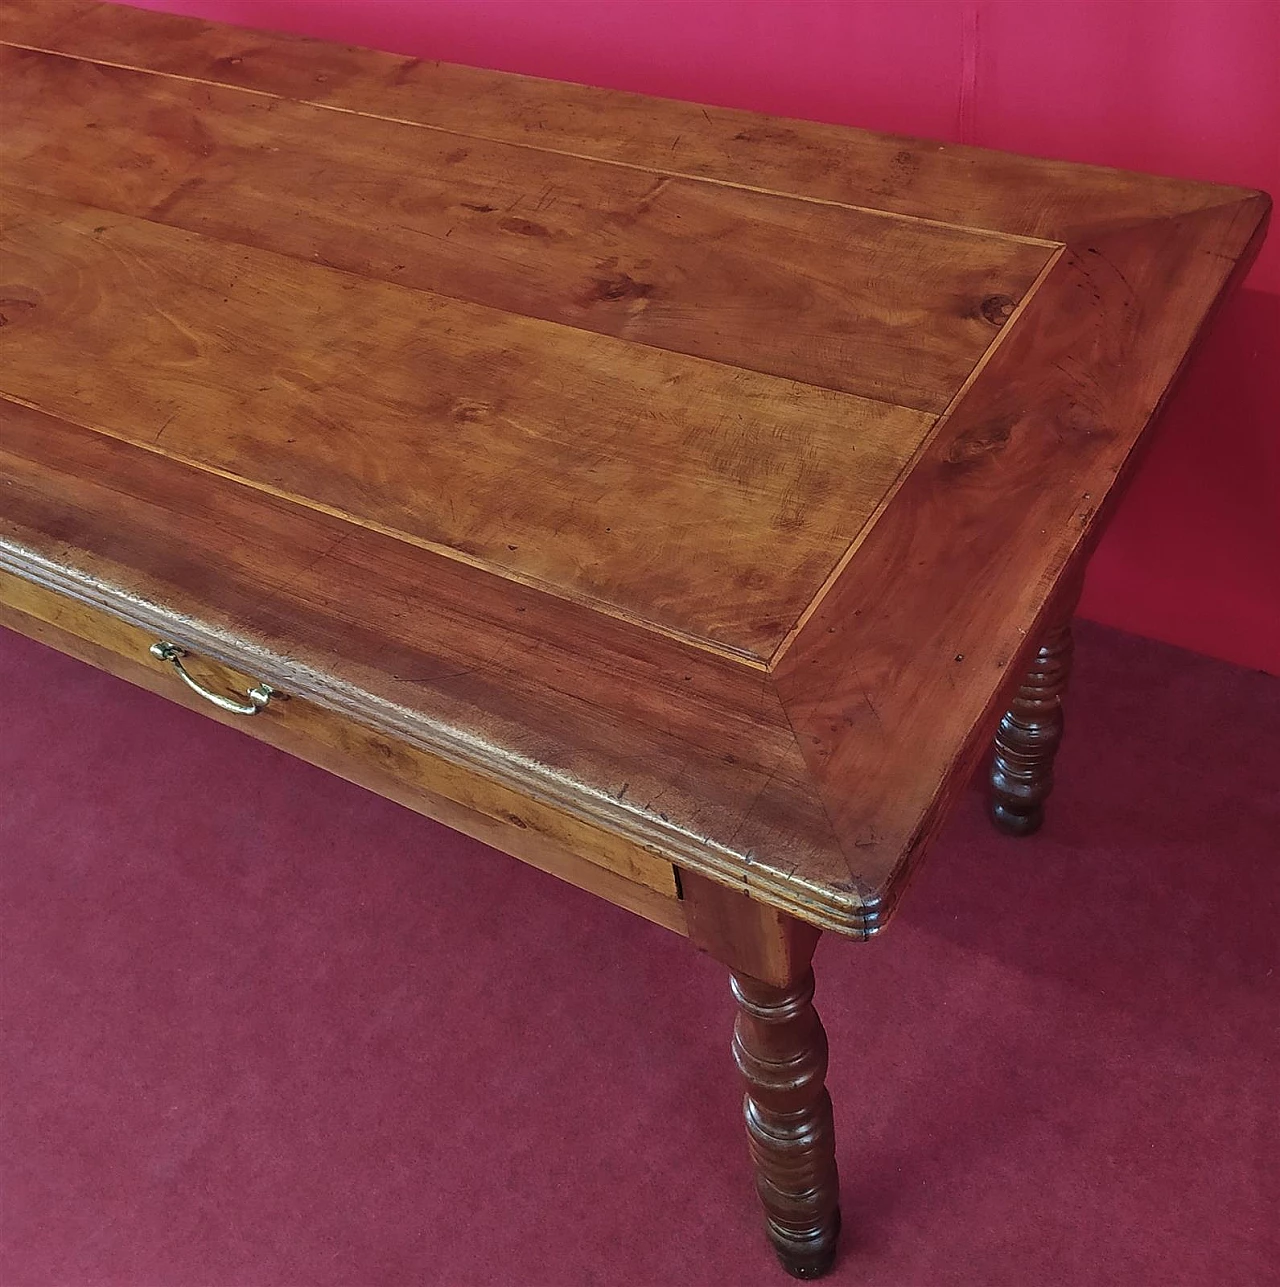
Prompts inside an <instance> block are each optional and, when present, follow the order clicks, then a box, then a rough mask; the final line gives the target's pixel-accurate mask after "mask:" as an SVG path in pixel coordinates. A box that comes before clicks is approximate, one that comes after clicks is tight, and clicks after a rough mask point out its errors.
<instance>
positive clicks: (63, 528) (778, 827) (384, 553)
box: [0, 401, 854, 928]
mask: <svg viewBox="0 0 1280 1287" xmlns="http://www.w3.org/2000/svg"><path fill="white" fill-rule="evenodd" d="M0 479H3V482H4V487H3V492H2V493H0V494H2V496H3V500H2V503H0V566H3V567H7V568H8V569H9V570H11V571H13V572H15V573H18V574H20V575H22V576H23V577H25V578H26V579H29V580H33V581H36V582H37V583H39V584H42V585H44V586H46V587H48V588H51V589H56V590H57V591H58V592H59V593H61V594H64V595H67V596H69V597H72V598H78V599H80V600H82V601H84V602H86V603H89V604H91V605H92V606H96V607H102V608H106V609H108V610H109V611H111V612H113V613H114V614H116V615H118V616H121V617H123V618H124V619H125V620H127V621H129V622H130V623H132V624H134V625H137V626H140V627H144V628H146V629H148V630H150V631H153V632H155V633H156V634H160V635H164V634H165V633H166V632H167V633H170V634H173V633H178V634H180V639H179V642H182V643H184V644H189V645H190V646H191V647H192V648H193V649H194V650H195V651H197V652H198V653H200V655H201V656H204V657H209V658H213V659H215V660H218V661H223V662H225V663H227V664H229V665H232V666H234V667H235V668H236V669H237V670H239V671H241V672H242V673H247V674H252V675H253V676H255V677H256V678H260V679H263V680H265V681H267V682H268V683H270V684H271V685H272V686H273V687H276V688H279V689H281V690H283V691H286V692H290V693H293V694H295V695H299V696H304V697H307V698H309V699H311V700H312V701H314V702H315V703H316V704H317V705H319V706H323V707H324V708H326V709H329V710H333V711H335V712H337V713H339V714H343V715H346V716H348V717H350V718H353V719H356V720H358V721H359V722H361V723H362V724H364V725H365V726H367V727H370V728H374V729H375V730H376V731H379V732H382V733H386V734H390V735H393V736H396V737H398V738H402V739H404V740H407V741H409V742H411V743H412V744H414V745H417V746H419V747H420V748H421V749H423V750H426V751H428V752H430V753H432V754H433V755H436V756H438V757H439V758H440V759H441V760H442V761H445V762H448V763H450V764H455V765H462V766H465V767H467V768H474V769H477V770H479V771H480V772H482V773H484V774H485V775H487V776H490V777H493V778H495V779H496V780H498V781H499V782H502V783H503V784H504V785H505V786H507V787H509V788H511V789H514V790H516V791H518V792H520V793H522V794H524V795H527V796H529V797H530V798H533V799H536V800H540V801H543V802H546V803H548V804H550V805H553V806H554V807H556V808H558V809H560V810H562V811H563V812H565V813H566V814H568V815H570V816H571V817H574V818H578V819H581V820H583V821H587V822H590V823H591V824H592V825H593V826H598V827H600V828H602V829H604V830H607V831H609V832H611V833H613V834H615V835H617V836H619V837H620V838H621V839H622V840H624V841H625V842H626V843H628V844H639V845H640V846H642V847H644V848H646V849H649V850H651V851H653V852H655V853H660V854H662V855H663V856H664V857H666V858H668V859H669V860H670V861H672V862H679V863H680V865H681V866H682V867H685V866H687V867H690V868H691V869H693V870H696V871H701V872H704V873H705V874H708V875H710V876H712V877H713V878H714V879H718V880H720V881H721V882H723V883H727V884H730V885H734V886H736V887H737V888H740V889H750V890H752V891H755V892H757V893H758V894H759V896H760V897H762V898H764V899H766V900H767V901H776V902H777V903H778V904H779V905H781V906H783V907H788V908H794V909H795V910H796V912H797V914H803V916H804V917H805V918H806V919H812V920H814V921H815V922H817V923H819V924H826V925H829V926H831V927H832V928H836V927H839V926H845V925H848V923H849V921H850V915H851V910H850V900H851V898H853V897H854V896H853V895H852V894H851V893H850V890H849V887H848V885H849V882H848V875H847V867H846V866H845V864H844V860H843V858H842V857H841V855H840V851H839V847H838V845H836V843H835V841H834V837H833V835H832V833H831V829H830V823H829V821H828V819H827V817H826V813H825V811H824V810H823V807H822V805H821V802H820V801H819V799H818V797H817V795H816V792H815V791H814V789H813V787H812V784H811V783H810V782H809V780H808V773H807V770H806V768H805V766H804V763H803V760H802V759H801V757H800V754H799V751H798V748H797V747H796V745H795V739H794V735H793V734H792V732H791V729H790V726H789V725H788V723H787V720H786V716H785V714H784V712H783V711H782V709H781V707H780V705H779V704H778V702H777V699H776V697H774V696H773V694H772V692H771V690H770V687H769V684H768V680H767V677H766V676H764V675H762V674H760V673H758V672H755V671H752V670H749V669H747V668H746V667H743V666H740V665H738V664H736V663H734V662H730V661H727V660H725V659H723V658H720V657H717V656H715V655H714V654H709V653H707V652H706V651H705V650H702V649H697V648H691V647H688V646H684V645H681V644H678V643H676V642H674V641H670V640H667V639H665V638H664V637H662V636H660V635H655V634H653V633H651V632H645V631H637V630H634V629H632V628H630V627H628V626H627V625H626V624H625V623H622V622H619V621H617V620H615V619H613V618H610V617H607V616H602V615H601V614H598V613H594V612H591V611H589V610H587V609H585V608H580V607H577V606H576V605H573V604H569V603H566V602H565V601H564V600H559V599H555V598H553V597H551V596H547V595H544V594H540V593H539V592H537V591H536V590H532V589H527V588H525V587H519V586H515V585H514V584H513V583H511V582H508V581H503V580H500V579H499V578H494V577H489V576H487V575H486V574H484V573H481V572H478V571H476V570H475V569H473V568H470V567H467V566H466V565H464V564H459V563H456V562H454V561H452V560H447V559H440V558H437V557H435V556H433V555H432V554H430V552H429V551H423V550H420V549H418V548H417V547H414V546H410V545H406V544H405V543H404V542H401V541H396V540H392V539H390V538H388V537H385V536H383V535H382V534H380V533H377V532H372V531H370V530H368V529H366V528H359V527H353V526H352V525H350V524H347V523H343V522H341V521H339V520H336V519H334V518H332V517H331V516H329V515H325V514H319V513H316V512H315V511H312V510H308V509H306V508H303V507H300V506H297V505H293V504H291V503H289V502H287V501H283V500H280V499H278V498H274V497H270V496H264V495H262V494H260V493H254V492H252V491H249V490H248V489H246V488H243V487H239V486H237V485H236V484H234V483H231V482H229V481H227V480H225V479H221V478H218V477H216V476H213V475H209V474H204V473H202V472H200V471H198V470H195V469H189V468H186V467H179V466H176V465H175V464H174V462H173V461H171V460H168V459H166V458H164V457H162V456H157V455H155V454H154V453H150V452H145V451H142V450H141V449H139V448H137V447H133V446H131V445H129V444H126V443H123V442H120V441H118V440H116V439H113V438H110V437H105V436H103V435H100V434H96V433H93V432H90V431H87V430H84V429H81V428H77V427H76V426H73V425H70V424H67V423H65V422H62V421H59V420H56V419H54V418H52V417H50V416H48V415H46V414H42V413H39V412H36V411H33V410H31V409H29V408H25V407H22V406H18V405H15V404H12V403H6V402H3V401H0ZM434 789H437V790H440V791H441V793H442V794H447V793H448V790H449V789H450V788H449V787H448V786H447V785H444V784H441V785H438V786H437V787H436V788H434ZM766 891H767V892H766Z"/></svg>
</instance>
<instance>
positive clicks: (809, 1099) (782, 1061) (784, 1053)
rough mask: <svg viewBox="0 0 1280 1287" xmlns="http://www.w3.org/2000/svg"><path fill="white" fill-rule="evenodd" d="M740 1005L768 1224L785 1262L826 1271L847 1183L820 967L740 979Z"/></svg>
mask: <svg viewBox="0 0 1280 1287" xmlns="http://www.w3.org/2000/svg"><path fill="white" fill-rule="evenodd" d="M730 986H731V988H732V990H733V995H734V999H735V1000H736V1001H737V1003H738V1015H737V1019H736V1020H735V1022H734V1028H733V1058H734V1062H735V1063H736V1064H737V1066H738V1072H739V1073H740V1074H741V1075H742V1080H743V1083H744V1085H745V1087H746V1094H745V1095H744V1096H743V1104H742V1108H743V1116H744V1118H745V1119H746V1125H747V1141H748V1144H749V1146H750V1149H751V1157H752V1161H753V1162H754V1164H755V1175H756V1192H757V1193H758V1194H759V1195H760V1202H761V1205H762V1206H763V1207H764V1213H765V1227H766V1229H767V1231H768V1234H769V1239H770V1241H771V1242H772V1243H773V1246H774V1250H775V1251H776V1252H777V1253H778V1259H779V1260H780V1261H781V1262H782V1266H783V1268H784V1269H786V1270H787V1272H788V1273H789V1274H791V1275H792V1276H793V1277H795V1278H819V1277H821V1276H822V1275H823V1274H824V1273H826V1271H827V1270H828V1269H830V1268H831V1265H832V1263H833V1262H834V1261H835V1255H836V1240H837V1238H838V1237H839V1236H840V1182H839V1177H838V1175H837V1172H836V1151H835V1127H834V1124H833V1119H832V1112H831V1096H830V1095H829V1094H828V1093H827V1088H826V1076H827V1034H826V1032H825V1031H824V1030H823V1027H822V1021H821V1020H820V1019H819V1018H818V1013H817V1011H816V1010H815V1009H814V1008H813V987H814V983H813V971H812V970H806V971H805V972H804V973H803V974H802V975H801V976H800V977H799V978H798V979H797V980H796V981H795V982H794V983H792V984H790V985H789V986H787V987H776V986H774V985H773V984H771V983H762V982H760V981H759V980H758V979H753V978H751V977H750V976H748V975H745V974H734V975H732V976H731V980H730Z"/></svg>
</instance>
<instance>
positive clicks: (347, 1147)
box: [0, 625, 1280, 1287]
mask: <svg viewBox="0 0 1280 1287" xmlns="http://www.w3.org/2000/svg"><path fill="white" fill-rule="evenodd" d="M1079 637H1080V647H1079V654H1078V656H1079V661H1078V670H1077V678H1076V683H1075V687H1074V690H1073V693H1072V697H1073V699H1074V700H1073V702H1072V707H1071V727H1070V730H1069V734H1070V735H1069V738H1068V742H1067V745H1066V747H1065V749H1064V751H1063V754H1062V757H1061V764H1060V777H1059V789H1058V794H1057V796H1056V799H1055V801H1054V804H1055V806H1056V807H1055V808H1054V809H1053V811H1052V814H1051V817H1050V821H1049V825H1048V828H1047V830H1046V832H1044V833H1042V834H1041V835H1040V836H1038V837H1036V838H1034V839H1032V840H1029V841H1013V840H1007V839H1003V838H1000V837H997V836H996V835H995V834H994V833H993V832H992V831H990V830H989V829H988V827H987V825H986V823H985V821H984V819H983V818H982V816H981V808H980V801H979V798H978V797H977V796H976V794H975V795H972V796H970V797H968V798H967V799H965V800H964V801H963V802H962V806H961V807H960V808H959V809H958V810H957V813H956V816H955V818H954V821H953V822H952V824H951V825H950V827H949V828H948V830H947V831H946V833H945V834H944V835H943V837H942V838H941V839H940V841H939V842H938V844H937V845H936V847H935V850H934V853H933V855H932V860H931V861H930V863H929V864H928V865H927V866H926V867H925V869H924V871H923V873H922V875H921V877H920V879H919V880H918V881H917V883H916V887H915V888H914V889H913V890H912V891H911V893H910V894H909V895H908V897H907V899H906V901H905V903H904V908H903V911H902V913H901V915H900V916H899V918H898V920H897V921H896V922H895V924H894V925H893V926H891V927H890V929H889V931H888V933H887V934H886V935H885V937H883V938H882V939H880V940H878V941H876V942H874V943H871V944H867V945H852V944H843V943H839V942H827V943H825V944H824V946H823V947H822V948H821V949H820V952H819V962H818V965H819V1003H820V1005H821V1007H822V1009H823V1013H824V1015H825V1017H826V1022H827V1027H828V1030H829V1032H830V1034H831V1047H832V1071H831V1088H832V1092H833V1094H834V1097H835V1104H836V1121H837V1127H838V1129H839V1130H840V1132H841V1137H840V1167H841V1171H842V1174H843V1177H844V1198H845V1210H846V1220H845V1226H846V1230H847V1233H846V1237H845V1242H844V1252H843V1260H842V1263H841V1265H840V1266H839V1268H838V1270H837V1272H836V1273H835V1274H834V1275H833V1276H832V1278H831V1279H830V1280H829V1281H831V1282H833V1283H835V1284H839V1283H849V1284H855V1283H857V1284H864V1285H865V1287H879V1285H881V1284H895V1285H896V1287H934V1285H935V1284H940V1285H946V1284H965V1285H969V1284H975V1285H976V1284H996V1285H1003V1284H1016V1285H1017V1287H1054V1285H1056V1284H1064V1285H1065V1284H1070V1285H1071V1287H1108V1285H1110V1284H1115V1285H1116V1287H1146V1285H1147V1284H1151V1285H1152V1287H1176V1285H1177V1284H1196V1285H1197V1287H1201V1285H1203V1284H1210V1285H1211V1287H1261V1285H1262V1284H1264V1283H1272V1282H1276V1281H1278V1280H1280V1224H1278V1223H1277V1222H1276V1220H1275V1215H1276V1210H1277V1201H1278V1199H1280V1124H1278V1121H1277V1111H1276V1105H1277V1103H1280V1061H1278V1059H1277V1054H1278V1051H1277V1035H1276V1033H1277V1014H1278V1013H1280V971H1277V968H1276V966H1277V956H1280V949H1278V946H1277V945H1278V943H1280V936H1278V935H1277V924H1278V919H1277V917H1278V913H1280V905H1278V904H1280V863H1278V862H1277V835H1280V683H1278V682H1277V681H1276V680H1274V679H1270V678H1267V677H1266V676H1263V675H1260V674H1256V673H1252V672H1248V671H1243V670H1239V669H1235V668H1233V667H1231V666H1228V665H1226V664H1224V663H1221V662H1216V661H1210V660H1208V659H1205V658H1201V657H1196V656H1193V655H1191V654H1188V653H1183V652H1179V651H1177V650H1175V649H1172V648H1169V647H1167V646H1164V645H1159V644H1153V643H1148V642H1144V641H1141V640H1138V639H1135V638H1132V637H1128V636H1124V635H1120V634H1117V633H1115V632H1113V631H1110V630H1106V629H1103V628H1100V627H1096V626H1089V625H1082V626H1081V628H1080V632H1079ZM0 693H3V694H4V701H5V711H4V716H3V719H4V721H5V722H4V725H3V731H2V732H0V771H2V772H3V781H4V784H5V787H4V795H3V803H2V804H0V857H2V861H0V878H2V880H3V888H2V890H0V896H2V898H3V909H4V920H3V1005H4V1055H3V1065H2V1068H0V1076H3V1135H2V1137H0V1161H2V1162H3V1174H2V1181H3V1191H2V1200H3V1229H2V1233H3V1252H2V1258H0V1283H3V1284H4V1287H107V1285H111V1287H338V1285H341V1287H409V1285H410V1284H412V1285H414V1287H420V1285H421V1284H439V1285H440V1287H467V1285H469V1284H501V1285H503V1287H507V1285H522V1287H524V1285H527V1287H578V1285H580V1284H581V1285H586V1284H610V1285H614V1284H618V1285H622V1287H626V1285H628V1284H634V1285H640V1287H652V1285H659V1284H663V1285H665V1284H680V1285H681V1287H721V1285H728V1287H751V1285H754V1284H779V1285H780V1284H781V1283H783V1282H784V1281H788V1280H786V1279H784V1278H783V1277H782V1275H781V1271H780V1270H778V1269H777V1268H776V1267H775V1266H774V1265H773V1263H772V1260H771V1257H770V1255H769V1253H768V1251H767V1250H766V1248H765V1244H764V1241H763V1238H762V1236H761V1234H760V1230H759V1228H758V1219H757V1213H756V1209H755V1205H754V1197H753V1195H752V1193H751V1190H750V1185H749V1183H748V1179H747V1169H746V1157H745V1144H744V1142H743V1140H742V1138H741V1132H740V1129H739V1125H738V1119H737V1113H738V1104H737V1092H736V1088H735V1087H734V1085H733V1081H732V1077H731V1072H732V1069H731V1065H730V1062H729V1054H728V1038H729V1024H730V1004H729V997H728V992H727V989H726V987H725V981H724V973H723V971H722V970H721V969H720V968H719V967H717V966H716V965H714V964H713V963H712V962H710V961H708V960H706V959H703V958H700V957H698V956H696V955H695V954H694V953H693V952H692V950H691V949H690V948H689V947H688V945H687V944H685V943H684V942H682V941H681V940H679V939H677V938H676V937H674V936H671V935H668V934H667V933H666V932H665V931H662V930H659V929H657V928H655V927H652V926H649V925H647V924H645V923H643V922H641V921H639V920H636V919H633V918H631V917H629V916H628V915H626V914H625V913H622V912H619V911H616V910H614V909H612V908H610V907H608V906H606V905H604V904H601V903H597V902H596V901H594V900H593V899H591V898H590V897H588V896H587V895H585V894H581V893H578V892H577V891H575V890H572V889H569V888H568V887H565V886H561V885H559V884H558V883H557V882H556V881H555V880H554V879H553V878H551V877H548V876H544V875H542V874H540V873H538V872H535V871H532V870H530V869H528V868H524V867H521V866H519V865H518V864H517V863H515V862H512V861H510V860H508V859H505V858H503V857H500V856H499V855H497V854H495V853H493V852H491V851H489V850H486V849H484V848H483V847H482V846H480V845H478V844H475V843H473V842H471V841H469V840H465V839H462V838H461V837H459V836H456V835H453V834H451V833H449V832H446V831H444V830H442V829H440V828H436V827H433V826H432V825H431V824H429V823H426V822H425V821H422V820H420V819H418V818H416V817H414V816H413V815H411V814H409V813H407V812H406V811H403V810H401V809H399V808H397V807H396V806H394V805H390V804H386V803H384V802H382V801H380V800H377V799H375V798H374V797H372V796H370V795H367V794H366V793H364V792H362V791H360V790H359V789H358V788H355V787H351V786H348V785H346V784H345V783H342V782H339V781H337V780H336V779H333V778H330V777H327V776H326V775H324V774H323V773H320V772H319V771H317V770H313V769H311V768H308V767H306V766H304V765H301V764H298V763H296V762H292V761H290V760H288V759H286V758H285V757H284V756H282V755H280V754H278V753H276V752H275V751H272V750H270V749H268V748H266V747H263V746H259V745H256V744H254V743H253V742H251V741H249V740H248V739H246V738H242V737H241V736H240V735H239V734H237V733H235V732H233V731H230V730H227V729H224V728H221V727H219V726H217V725H214V724H212V723H208V722H206V721H203V720H202V719H200V718H199V717H197V716H193V715H191V714H190V713H188V712H186V711H183V710H180V709H177V708H174V707H170V706H168V705H167V704H166V703H165V702H163V701H161V700H160V699H158V698H155V697H152V696H149V695H147V694H144V693H141V692H139V691H137V690H135V689H132V688H130V687H129V686H127V685H125V684H124V683H121V682H119V681H117V680H113V679H110V678H107V677H104V676H101V675H99V674H96V673H95V672H93V671H91V670H89V669H87V668H86V667H83V666H81V665H80V664H78V663H75V662H72V661H69V660H67V659H65V658H62V657H59V656H57V655H56V654H53V653H50V652H48V651H47V650H45V649H43V648H41V647H38V646H37V645H35V644H31V643H29V642H27V641H25V640H20V639H17V638H15V637H13V636H10V635H3V636H0ZM428 865H430V866H431V868H432V879H431V889H432V890H433V891H434V892H433V894H432V895H431V897H430V898H428V897H427V894H426V890H427V888H428V886H427V882H426V881H425V879H424V869H425V868H426V867H427V866H428Z"/></svg>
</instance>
